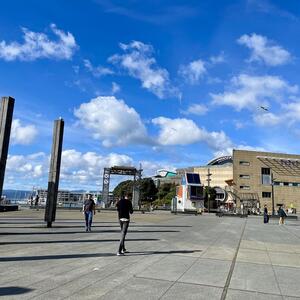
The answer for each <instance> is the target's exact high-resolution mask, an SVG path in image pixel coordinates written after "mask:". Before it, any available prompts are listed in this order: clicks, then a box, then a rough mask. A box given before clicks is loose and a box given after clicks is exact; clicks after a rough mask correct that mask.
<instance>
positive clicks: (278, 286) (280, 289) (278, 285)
mask: <svg viewBox="0 0 300 300" xmlns="http://www.w3.org/2000/svg"><path fill="white" fill-rule="evenodd" d="M267 255H268V258H269V260H270V263H271V268H272V271H273V274H274V277H275V281H276V284H277V287H278V290H279V292H280V295H281V298H282V299H284V298H283V295H282V290H281V288H280V285H279V282H278V279H277V276H276V272H275V269H274V266H273V263H272V260H271V257H270V253H269V250H268V248H267Z"/></svg>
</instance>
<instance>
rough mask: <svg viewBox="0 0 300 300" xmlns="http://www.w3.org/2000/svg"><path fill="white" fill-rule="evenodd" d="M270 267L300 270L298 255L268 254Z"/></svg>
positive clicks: (285, 253)
mask: <svg viewBox="0 0 300 300" xmlns="http://www.w3.org/2000/svg"><path fill="white" fill-rule="evenodd" d="M269 256H270V259H271V262H272V265H277V266H287V267H295V268H300V254H298V253H287V252H269Z"/></svg>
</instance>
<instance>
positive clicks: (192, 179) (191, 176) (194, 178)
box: [186, 173, 200, 184]
mask: <svg viewBox="0 0 300 300" xmlns="http://www.w3.org/2000/svg"><path fill="white" fill-rule="evenodd" d="M186 178H187V182H188V183H196V184H200V176H199V174H195V173H186Z"/></svg>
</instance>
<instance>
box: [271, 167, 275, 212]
mask: <svg viewBox="0 0 300 300" xmlns="http://www.w3.org/2000/svg"><path fill="white" fill-rule="evenodd" d="M271 187H272V216H275V203H274V178H273V172H272V170H271Z"/></svg>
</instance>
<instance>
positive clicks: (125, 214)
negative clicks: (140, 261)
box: [116, 195, 133, 256]
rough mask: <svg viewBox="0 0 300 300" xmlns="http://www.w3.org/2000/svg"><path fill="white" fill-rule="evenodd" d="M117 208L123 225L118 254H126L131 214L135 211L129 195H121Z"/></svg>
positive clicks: (121, 225)
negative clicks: (126, 238)
mask: <svg viewBox="0 0 300 300" xmlns="http://www.w3.org/2000/svg"><path fill="white" fill-rule="evenodd" d="M116 206H117V210H118V217H119V222H120V227H121V238H120V244H119V249H118V252H117V255H118V256H119V255H124V253H125V252H126V249H125V237H126V234H127V230H128V226H129V222H130V214H132V213H133V208H132V203H131V201H130V200H129V197H128V195H126V196H125V197H123V196H122V197H121V199H120V200H119V202H118V203H117V204H116Z"/></svg>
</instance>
